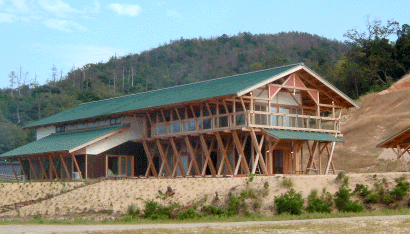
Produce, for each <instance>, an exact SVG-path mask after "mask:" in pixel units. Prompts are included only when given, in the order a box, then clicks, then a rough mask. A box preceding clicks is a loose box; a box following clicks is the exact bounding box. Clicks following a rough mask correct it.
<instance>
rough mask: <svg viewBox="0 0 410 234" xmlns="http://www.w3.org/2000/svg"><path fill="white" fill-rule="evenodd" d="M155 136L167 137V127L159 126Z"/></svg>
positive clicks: (156, 128)
mask: <svg viewBox="0 0 410 234" xmlns="http://www.w3.org/2000/svg"><path fill="white" fill-rule="evenodd" d="M155 134H156V135H165V134H167V125H165V124H158V125H156V126H155Z"/></svg>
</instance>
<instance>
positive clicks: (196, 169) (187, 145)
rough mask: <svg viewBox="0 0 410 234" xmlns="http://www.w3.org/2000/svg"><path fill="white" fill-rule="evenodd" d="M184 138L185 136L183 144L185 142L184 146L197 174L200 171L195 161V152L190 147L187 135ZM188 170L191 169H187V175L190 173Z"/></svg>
mask: <svg viewBox="0 0 410 234" xmlns="http://www.w3.org/2000/svg"><path fill="white" fill-rule="evenodd" d="M184 138H185V144H186V147H187V151H188V153H189V155H190V156H191V162H192V164H193V165H194V169H195V172H196V174H197V175H200V174H201V171H200V170H199V166H198V163H197V162H196V158H195V153H194V150H193V149H192V145H191V142H190V140H189V138H188V136H185V137H184ZM190 171H191V170H190V169H188V173H187V174H188V175H189V174H190Z"/></svg>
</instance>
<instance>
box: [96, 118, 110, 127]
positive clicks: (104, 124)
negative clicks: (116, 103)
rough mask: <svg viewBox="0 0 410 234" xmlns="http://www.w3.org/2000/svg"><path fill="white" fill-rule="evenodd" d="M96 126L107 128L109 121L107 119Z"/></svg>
mask: <svg viewBox="0 0 410 234" xmlns="http://www.w3.org/2000/svg"><path fill="white" fill-rule="evenodd" d="M98 124H99V125H100V126H107V125H110V120H109V119H106V120H101V121H99V122H98Z"/></svg>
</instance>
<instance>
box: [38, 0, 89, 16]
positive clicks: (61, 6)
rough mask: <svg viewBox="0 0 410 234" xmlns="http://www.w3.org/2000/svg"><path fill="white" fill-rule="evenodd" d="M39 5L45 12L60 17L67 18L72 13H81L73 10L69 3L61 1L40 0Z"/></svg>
mask: <svg viewBox="0 0 410 234" xmlns="http://www.w3.org/2000/svg"><path fill="white" fill-rule="evenodd" d="M39 4H40V6H41V7H42V8H43V9H44V10H46V11H48V12H50V13H52V14H54V15H56V16H58V17H66V16H67V15H69V14H71V13H81V11H79V10H77V9H75V8H72V7H71V6H70V5H69V4H68V3H65V2H63V1H61V0H57V1H53V0H40V1H39Z"/></svg>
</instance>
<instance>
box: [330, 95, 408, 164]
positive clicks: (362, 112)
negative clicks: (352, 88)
mask: <svg viewBox="0 0 410 234" xmlns="http://www.w3.org/2000/svg"><path fill="white" fill-rule="evenodd" d="M408 93H409V89H405V90H399V91H392V92H387V93H385V94H380V93H371V94H368V95H366V96H363V97H361V98H360V99H359V100H358V103H359V104H360V106H361V108H360V109H351V110H349V111H347V112H344V113H343V117H342V121H341V129H342V133H343V134H344V137H343V139H344V140H345V143H343V144H338V145H337V147H336V149H335V165H336V167H337V169H341V170H345V171H348V172H381V171H395V170H396V167H395V166H393V164H394V163H392V162H389V161H388V162H386V161H381V160H377V157H378V156H379V155H380V154H381V153H382V151H383V149H381V148H377V147H376V145H377V144H379V143H380V142H382V141H383V140H385V139H386V138H388V137H390V136H392V135H393V134H395V133H397V132H398V131H400V130H402V129H403V128H405V127H408V126H409V125H410V111H409V110H410V98H408Z"/></svg>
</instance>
